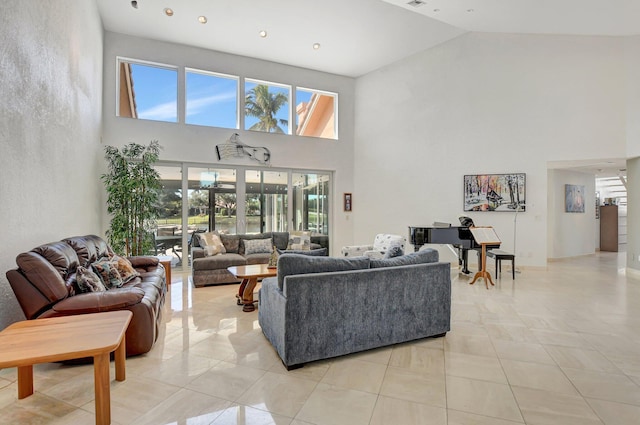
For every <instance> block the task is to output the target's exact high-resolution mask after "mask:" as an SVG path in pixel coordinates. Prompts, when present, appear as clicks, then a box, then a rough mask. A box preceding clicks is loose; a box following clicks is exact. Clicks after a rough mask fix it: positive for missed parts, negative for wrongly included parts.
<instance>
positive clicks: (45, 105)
mask: <svg viewBox="0 0 640 425" xmlns="http://www.w3.org/2000/svg"><path fill="white" fill-rule="evenodd" d="M0 40H2V41H1V42H0V43H2V48H1V49H0V50H1V51H2V54H0V87H2V95H1V96H0V143H1V145H2V154H1V155H0V173H2V174H1V180H2V184H1V186H0V190H1V192H0V199H2V202H1V203H0V226H2V229H1V230H2V232H1V234H2V250H0V270H2V273H0V329H2V328H4V327H5V326H7V325H8V324H9V323H12V322H14V321H16V320H20V319H23V318H24V316H23V314H22V310H21V309H20V307H19V306H18V304H17V301H16V300H15V296H14V295H13V291H12V290H11V288H10V287H9V283H8V282H7V280H6V277H5V274H4V273H5V271H7V270H9V269H12V268H15V267H16V263H15V257H16V256H17V255H18V254H19V253H20V252H23V251H27V250H29V249H31V248H34V247H35V246H37V245H40V244H43V243H46V242H51V241H55V240H59V239H61V238H63V237H68V236H74V235H81V234H88V233H99V232H100V231H101V222H102V217H101V215H102V213H103V207H102V204H101V203H100V193H101V184H100V180H99V174H98V172H97V171H96V170H97V165H98V161H99V159H100V158H101V148H100V145H99V143H100V130H101V129H100V122H101V114H102V109H101V107H102V23H101V21H100V17H99V16H98V11H97V7H96V5H95V3H94V2H87V1H82V0H59V1H56V2H42V1H40V2H25V1H18V0H9V1H4V2H3V3H2V13H0Z"/></svg>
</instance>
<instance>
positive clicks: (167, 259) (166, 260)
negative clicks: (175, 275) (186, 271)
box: [156, 255, 173, 286]
mask: <svg viewBox="0 0 640 425" xmlns="http://www.w3.org/2000/svg"><path fill="white" fill-rule="evenodd" d="M156 257H157V258H158V260H159V262H160V264H162V266H163V267H164V278H165V280H166V281H167V286H169V285H171V260H172V259H173V257H172V256H170V255H156Z"/></svg>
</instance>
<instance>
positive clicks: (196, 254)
mask: <svg viewBox="0 0 640 425" xmlns="http://www.w3.org/2000/svg"><path fill="white" fill-rule="evenodd" d="M204 257H206V254H205V252H204V248H202V247H200V246H192V247H191V258H192V259H193V260H195V259H196V258H204Z"/></svg>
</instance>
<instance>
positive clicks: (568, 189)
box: [564, 184, 584, 213]
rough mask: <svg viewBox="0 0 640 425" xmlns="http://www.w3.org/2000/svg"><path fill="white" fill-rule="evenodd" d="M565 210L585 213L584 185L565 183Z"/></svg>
mask: <svg viewBox="0 0 640 425" xmlns="http://www.w3.org/2000/svg"><path fill="white" fill-rule="evenodd" d="M564 212H568V213H584V186H580V185H576V184H565V185H564Z"/></svg>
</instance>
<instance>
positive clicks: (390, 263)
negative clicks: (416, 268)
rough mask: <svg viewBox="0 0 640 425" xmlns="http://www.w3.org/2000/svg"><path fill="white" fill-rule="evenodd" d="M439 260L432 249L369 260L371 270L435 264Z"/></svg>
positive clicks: (436, 252) (435, 251)
mask: <svg viewBox="0 0 640 425" xmlns="http://www.w3.org/2000/svg"><path fill="white" fill-rule="evenodd" d="M439 259H440V255H439V253H438V251H437V250H435V249H433V248H424V249H421V250H420V251H418V252H412V253H410V254H407V255H401V256H399V257H392V258H381V259H371V265H370V267H371V268H372V269H375V268H378V267H395V266H406V265H409V264H423V263H437V262H438V261H439Z"/></svg>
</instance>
